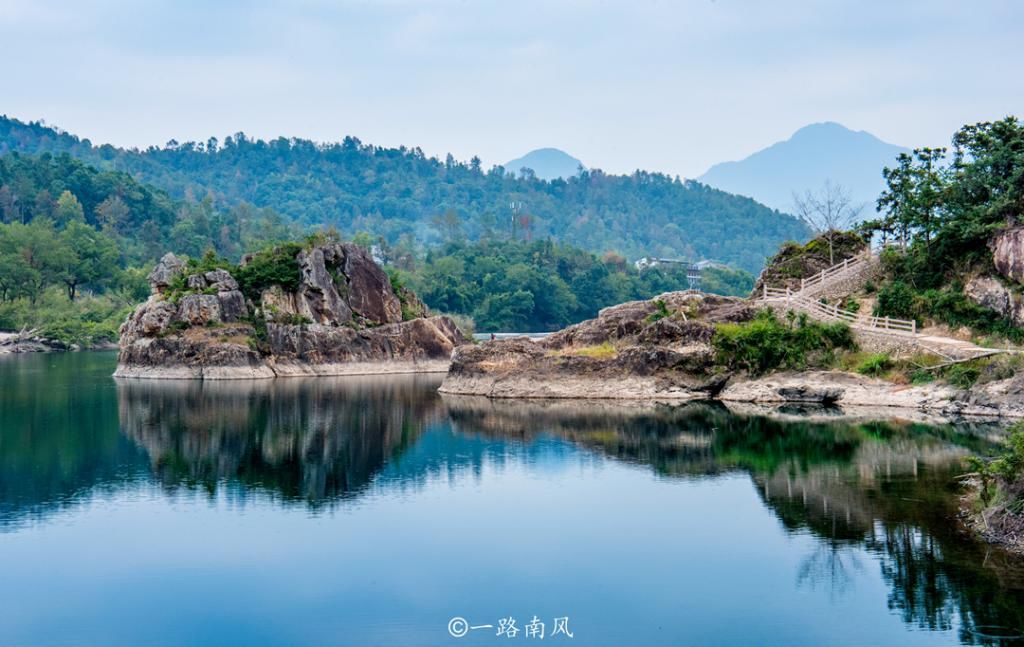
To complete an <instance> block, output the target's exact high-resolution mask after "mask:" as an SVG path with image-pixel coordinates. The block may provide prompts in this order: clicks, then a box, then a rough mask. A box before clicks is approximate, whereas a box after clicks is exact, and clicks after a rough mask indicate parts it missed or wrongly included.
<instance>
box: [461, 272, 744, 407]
mask: <svg viewBox="0 0 1024 647" xmlns="http://www.w3.org/2000/svg"><path fill="white" fill-rule="evenodd" d="M755 312H756V308H755V307H754V306H753V305H751V304H750V303H749V302H747V301H745V300H743V299H738V298H735V297H720V296H715V295H705V294H699V293H693V292H688V291H687V292H669V293H666V294H662V295H659V296H658V297H655V298H654V299H651V300H649V301H631V302H628V303H623V304H620V305H617V306H613V307H610V308H605V309H603V310H601V312H600V313H599V314H598V316H597V317H596V318H595V319H590V320H588V321H584V322H582V323H579V324H576V325H574V326H570V327H568V328H566V329H564V330H562V331H559V332H557V333H554V334H552V335H550V336H548V337H546V338H544V339H543V340H540V341H531V340H529V339H526V338H514V339H508V340H496V341H491V342H487V343H484V344H480V345H478V346H461V347H459V348H457V349H456V351H455V354H454V356H453V358H452V366H451V369H450V370H449V372H448V376H447V377H446V378H445V381H444V384H443V385H442V387H441V391H442V392H443V393H453V394H464V395H486V396H490V397H526V398H625V399H631V398H632V399H656V400H657V399H666V400H687V399H698V398H707V397H710V396H713V395H715V394H716V393H717V392H718V391H720V390H721V389H722V387H723V386H724V385H725V382H726V380H727V378H728V376H727V375H724V374H719V373H717V372H715V371H714V370H713V364H714V353H713V351H712V348H711V345H710V342H711V338H712V336H713V334H714V327H713V323H714V322H716V321H746V320H749V319H750V318H752V317H753V316H754V314H755Z"/></svg>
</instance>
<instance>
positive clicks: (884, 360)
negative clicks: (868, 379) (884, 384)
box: [857, 353, 892, 377]
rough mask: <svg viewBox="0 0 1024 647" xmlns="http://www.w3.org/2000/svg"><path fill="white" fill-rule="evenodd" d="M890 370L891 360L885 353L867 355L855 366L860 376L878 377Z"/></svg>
mask: <svg viewBox="0 0 1024 647" xmlns="http://www.w3.org/2000/svg"><path fill="white" fill-rule="evenodd" d="M891 368H892V358H891V357H889V356H888V355H886V354H885V353H875V354H873V355H868V356H867V357H865V358H864V359H862V360H861V361H860V363H859V364H857V372H858V373H860V374H861V375H870V376H872V377H879V376H880V375H882V374H884V373H885V372H886V371H888V370H889V369H891Z"/></svg>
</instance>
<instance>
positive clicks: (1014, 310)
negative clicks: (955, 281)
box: [964, 276, 1024, 326]
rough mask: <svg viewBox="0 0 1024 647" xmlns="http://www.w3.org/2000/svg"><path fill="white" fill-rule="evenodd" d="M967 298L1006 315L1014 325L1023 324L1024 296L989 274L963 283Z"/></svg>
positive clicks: (1000, 314) (1001, 314)
mask: <svg viewBox="0 0 1024 647" xmlns="http://www.w3.org/2000/svg"><path fill="white" fill-rule="evenodd" d="M964 294H965V295H966V296H967V298H968V299H970V300H971V301H973V302H974V303H977V304H978V305H979V306H981V307H983V308H988V309H989V310H992V311H993V312H995V313H996V314H998V315H999V316H1001V317H1006V318H1008V319H1009V320H1010V321H1012V322H1013V324H1014V325H1015V326H1024V297H1022V296H1021V294H1020V293H1019V292H1015V291H1013V290H1011V289H1010V288H1008V287H1007V286H1006V285H1004V284H1003V282H1002V281H1000V280H999V279H996V278H993V277H991V276H977V277H974V278H972V279H971V280H970V281H968V282H967V284H966V285H964Z"/></svg>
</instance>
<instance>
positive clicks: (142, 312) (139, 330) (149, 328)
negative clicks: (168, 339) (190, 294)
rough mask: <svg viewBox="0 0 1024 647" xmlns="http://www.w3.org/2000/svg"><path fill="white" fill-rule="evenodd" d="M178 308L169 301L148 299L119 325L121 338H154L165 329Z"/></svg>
mask: <svg viewBox="0 0 1024 647" xmlns="http://www.w3.org/2000/svg"><path fill="white" fill-rule="evenodd" d="M177 311H178V308H177V307H176V306H175V305H174V304H173V303H170V302H169V301H161V300H157V299H155V298H150V300H149V301H146V302H145V303H143V304H142V305H141V306H139V307H138V308H136V310H135V312H133V313H132V314H131V315H129V316H128V319H127V320H126V321H125V322H124V323H123V324H121V329H120V333H121V338H122V339H124V338H134V337H140V336H141V337H155V336H157V335H159V334H161V333H163V332H164V330H166V329H167V325H168V324H170V323H171V320H173V319H174V315H175V314H176V313H177Z"/></svg>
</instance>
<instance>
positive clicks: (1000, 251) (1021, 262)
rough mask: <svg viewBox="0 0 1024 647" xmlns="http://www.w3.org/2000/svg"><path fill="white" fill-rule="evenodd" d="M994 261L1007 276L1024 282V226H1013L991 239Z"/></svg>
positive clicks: (998, 268) (1001, 272) (1017, 281)
mask: <svg viewBox="0 0 1024 647" xmlns="http://www.w3.org/2000/svg"><path fill="white" fill-rule="evenodd" d="M989 246H990V247H991V249H992V262H993V264H994V265H995V266H996V270H998V271H999V273H1000V274H1002V275H1003V276H1004V277H1005V278H1007V279H1010V280H1011V281H1014V282H1016V283H1024V227H1013V228H1011V229H1007V230H1006V231H1004V232H1002V233H1000V234H999V235H997V236H996V237H995V238H993V239H992V240H991V242H990V243H989Z"/></svg>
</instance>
